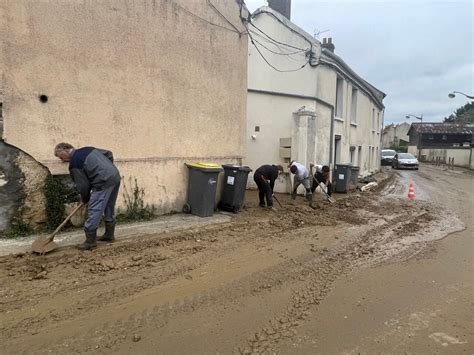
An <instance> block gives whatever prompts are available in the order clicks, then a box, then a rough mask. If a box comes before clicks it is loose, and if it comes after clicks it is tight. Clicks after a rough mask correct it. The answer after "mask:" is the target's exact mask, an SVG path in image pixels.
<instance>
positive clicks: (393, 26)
mask: <svg viewBox="0 0 474 355" xmlns="http://www.w3.org/2000/svg"><path fill="white" fill-rule="evenodd" d="M245 2H246V4H247V6H248V8H249V9H250V11H254V10H255V9H257V8H258V7H260V6H262V5H264V4H265V1H264V0H245ZM291 10H292V14H291V17H292V18H291V20H292V21H293V22H294V23H295V24H297V25H298V26H300V27H301V28H303V29H304V30H305V31H307V32H309V33H314V32H315V30H319V31H323V30H327V29H329V30H330V31H329V32H325V33H322V34H321V35H320V36H319V38H320V40H322V38H323V37H332V38H333V42H334V43H335V45H336V50H335V52H336V53H337V54H338V55H339V56H341V58H343V59H344V61H345V62H346V63H347V64H349V65H350V66H351V67H352V68H353V69H354V70H355V71H356V72H357V73H358V74H359V75H360V76H362V77H363V78H364V79H366V80H367V81H369V82H370V83H371V84H373V85H374V86H376V87H377V88H378V89H380V90H382V91H383V92H385V93H386V94H387V98H386V99H385V100H384V103H385V106H386V110H385V123H386V124H387V123H391V122H402V121H406V120H405V115H406V114H408V113H411V114H414V115H420V114H423V117H424V121H425V120H426V122H429V121H432V122H434V121H441V120H442V119H443V118H444V117H445V116H449V115H450V114H451V113H452V112H453V111H454V110H455V109H456V108H458V107H460V106H462V105H464V104H465V103H467V102H468V101H467V99H466V98H465V97H463V96H459V95H458V96H456V98H454V99H449V98H448V93H449V92H451V91H453V90H456V91H461V92H464V93H466V94H468V95H474V85H473V81H474V74H473V72H474V48H473V47H474V44H473V41H474V38H473V32H474V28H473V21H474V8H473V1H472V0H451V1H449V0H446V1H433V0H430V1H429V0H411V1H408V0H407V1H405V0H398V1H383V0H378V1H376V0H372V1H359V0H350V1H349V0H342V1H341V0H339V1H330V2H328V1H318V0H292V9H291Z"/></svg>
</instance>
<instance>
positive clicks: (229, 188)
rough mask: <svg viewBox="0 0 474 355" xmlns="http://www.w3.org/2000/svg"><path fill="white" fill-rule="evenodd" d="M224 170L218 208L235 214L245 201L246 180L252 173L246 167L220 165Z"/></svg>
mask: <svg viewBox="0 0 474 355" xmlns="http://www.w3.org/2000/svg"><path fill="white" fill-rule="evenodd" d="M222 167H223V168H224V188H223V191H222V198H221V202H220V204H219V207H220V208H221V209H222V210H225V211H230V212H234V213H237V212H239V211H240V209H241V208H242V205H243V203H244V199H245V189H246V187H247V178H248V175H249V173H250V172H251V171H252V169H250V168H249V167H248V166H239V165H222Z"/></svg>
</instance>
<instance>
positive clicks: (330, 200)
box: [313, 175, 334, 203]
mask: <svg viewBox="0 0 474 355" xmlns="http://www.w3.org/2000/svg"><path fill="white" fill-rule="evenodd" d="M313 180H314V181H316V184H318V186H319V187H320V188H321V190H322V191H323V192H324V194H325V195H326V197H327V198H328V201H329V202H331V203H332V202H333V201H334V200H333V199H332V197H331V196H329V195H328V193H327V192H326V190H325V189H324V188H323V186H321V185H323V183H322V182H319V181H318V180H316V178H315V177H314V175H313Z"/></svg>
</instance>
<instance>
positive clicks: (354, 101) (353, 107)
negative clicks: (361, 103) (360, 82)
mask: <svg viewBox="0 0 474 355" xmlns="http://www.w3.org/2000/svg"><path fill="white" fill-rule="evenodd" d="M357 91H358V90H357V89H354V88H352V98H351V123H357Z"/></svg>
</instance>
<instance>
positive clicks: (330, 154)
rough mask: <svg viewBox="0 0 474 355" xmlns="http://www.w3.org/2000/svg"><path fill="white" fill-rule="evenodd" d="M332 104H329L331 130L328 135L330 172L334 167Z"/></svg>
mask: <svg viewBox="0 0 474 355" xmlns="http://www.w3.org/2000/svg"><path fill="white" fill-rule="evenodd" d="M333 151H334V106H333V105H331V130H330V137H329V168H330V171H331V172H332V168H333V167H334V154H333Z"/></svg>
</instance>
